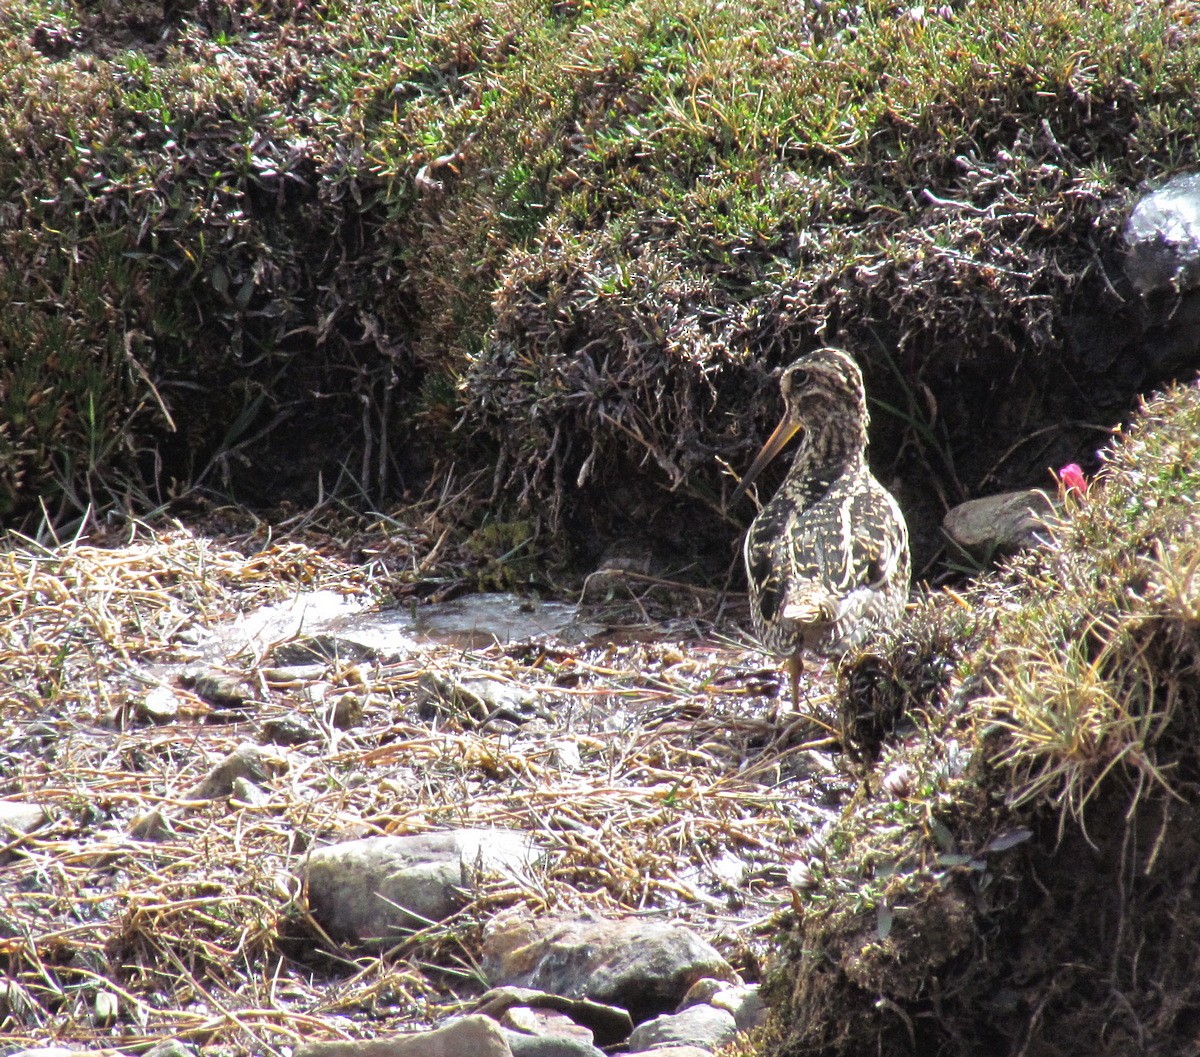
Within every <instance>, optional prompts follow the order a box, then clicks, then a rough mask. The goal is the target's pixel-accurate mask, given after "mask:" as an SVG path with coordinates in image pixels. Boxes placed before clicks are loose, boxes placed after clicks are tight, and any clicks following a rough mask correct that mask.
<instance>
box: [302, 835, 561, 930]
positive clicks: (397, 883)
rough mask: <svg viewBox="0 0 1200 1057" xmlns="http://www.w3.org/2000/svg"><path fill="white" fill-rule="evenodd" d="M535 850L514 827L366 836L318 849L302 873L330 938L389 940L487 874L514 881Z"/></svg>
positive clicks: (446, 911) (455, 904) (443, 913)
mask: <svg viewBox="0 0 1200 1057" xmlns="http://www.w3.org/2000/svg"><path fill="white" fill-rule="evenodd" d="M539 855H540V852H539V850H538V848H537V846H536V845H535V844H534V843H533V841H532V839H531V838H530V837H529V835H528V834H526V833H521V832H518V831H516V830H501V829H463V830H446V831H441V832H436V833H420V834H415V835H412V836H405V837H366V838H364V839H362V840H351V841H343V842H342V843H340V844H331V845H329V846H328V847H325V848H318V849H317V850H316V851H314V852H313V853H312V854H311V855H310V856H309V859H308V862H307V864H306V865H305V866H304V868H303V870H302V872H301V879H302V881H303V882H304V884H305V886H306V888H307V891H308V905H309V910H310V911H311V912H312V915H313V917H314V918H315V919H316V920H317V922H318V923H319V924H320V925H321V927H322V928H323V929H324V930H325V931H326V932H327V933H328V934H329V936H330V937H332V938H333V939H335V940H337V941H339V942H349V943H364V944H388V943H392V942H395V941H396V940H397V939H400V938H402V937H403V936H405V935H407V934H409V933H411V932H412V931H414V930H416V929H419V928H423V927H425V926H426V925H428V924H429V923H430V922H433V921H441V920H443V919H444V918H447V917H449V916H450V915H451V914H453V913H454V912H455V911H456V910H458V909H459V908H460V907H462V906H463V905H464V904H465V903H466V902H467V900H468V899H469V898H470V894H471V892H472V891H473V890H474V889H475V888H476V886H477V885H478V884H479V882H480V881H482V880H483V879H485V878H492V877H505V878H510V879H513V880H518V881H519V880H520V879H521V878H522V877H523V876H524V875H525V872H526V871H527V870H528V868H529V867H530V866H531V865H532V864H533V863H534V862H535V861H536V860H537V858H538V857H539Z"/></svg>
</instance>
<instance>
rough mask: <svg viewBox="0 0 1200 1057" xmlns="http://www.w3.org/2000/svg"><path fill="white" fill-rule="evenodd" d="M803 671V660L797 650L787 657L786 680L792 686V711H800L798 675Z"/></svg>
mask: <svg viewBox="0 0 1200 1057" xmlns="http://www.w3.org/2000/svg"><path fill="white" fill-rule="evenodd" d="M803 671H804V660H803V658H802V657H801V656H800V654H799V652H796V653H793V654H792V655H791V656H790V657H789V658H788V659H787V673H788V682H789V683H790V684H791V687H792V711H793V712H799V711H800V675H801V673H802V672H803Z"/></svg>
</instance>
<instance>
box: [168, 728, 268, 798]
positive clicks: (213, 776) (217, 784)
mask: <svg viewBox="0 0 1200 1057" xmlns="http://www.w3.org/2000/svg"><path fill="white" fill-rule="evenodd" d="M272 769H273V761H272V759H271V758H270V757H268V756H267V755H266V754H265V753H264V752H263V751H262V749H260V748H259V747H258V746H257V745H255V744H254V743H253V742H250V741H246V742H242V744H241V745H239V746H238V747H237V748H236V749H234V750H233V752H231V753H230V754H229V755H228V756H226V757H225V758H224V759H223V760H221V761H220V762H219V763H217V764H216V765H215V766H213V767H212V769H211V770H209V772H208V774H206V775H205V776H204V777H203V778H201V779H200V781H199V782H197V783H196V784H195V785H194V786H192V788H191V789H189V790H188V791H187V792H186V793H184V794H183V798H184V799H185V800H216V799H217V798H218V797H222V796H229V794H230V793H232V792H233V786H234V782H235V781H236V780H237V779H238V778H244V779H245V780H246V781H248V782H254V783H261V782H265V781H267V780H268V779H269V778H270V777H271V772H272Z"/></svg>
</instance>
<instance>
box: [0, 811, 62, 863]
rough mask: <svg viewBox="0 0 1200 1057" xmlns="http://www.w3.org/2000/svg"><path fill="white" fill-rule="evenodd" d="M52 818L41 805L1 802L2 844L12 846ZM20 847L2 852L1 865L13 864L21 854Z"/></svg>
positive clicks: (0, 838) (0, 854)
mask: <svg viewBox="0 0 1200 1057" xmlns="http://www.w3.org/2000/svg"><path fill="white" fill-rule="evenodd" d="M49 818H50V815H49V813H48V812H47V811H46V809H45V808H44V807H42V806H41V805H40V804H31V803H29V802H28V801H24V800H0V842H3V843H4V844H10V843H13V842H14V841H17V839H18V838H19V837H23V836H25V835H26V834H28V833H32V832H33V831H34V830H36V829H40V828H41V827H42V826H43V825H44V824H45V823H46V822H47V821H48V820H49ZM18 848H19V845H17V846H14V847H11V848H7V849H5V850H4V851H0V864H3V863H6V862H12V860H13V859H15V858H16V857H17V855H18V854H19V851H18Z"/></svg>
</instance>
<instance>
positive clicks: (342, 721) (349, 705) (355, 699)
mask: <svg viewBox="0 0 1200 1057" xmlns="http://www.w3.org/2000/svg"><path fill="white" fill-rule="evenodd" d="M362 714H363V695H362V694H361V693H359V692H358V691H357V690H347V691H346V692H345V693H344V694H339V695H338V696H337V698H336V699H335V700H334V702H333V711H332V713H331V715H330V717H329V721H330V722H331V723H332V724H333V725H334V726H335V727H337V729H338V730H349V729H350V728H351V727H356V726H358V723H359V721H360V720H361V719H362Z"/></svg>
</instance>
